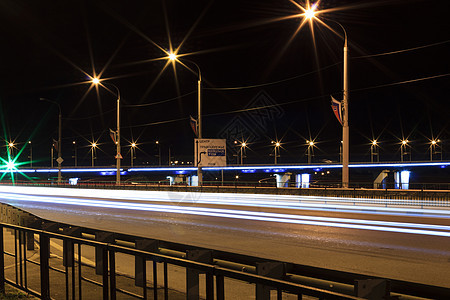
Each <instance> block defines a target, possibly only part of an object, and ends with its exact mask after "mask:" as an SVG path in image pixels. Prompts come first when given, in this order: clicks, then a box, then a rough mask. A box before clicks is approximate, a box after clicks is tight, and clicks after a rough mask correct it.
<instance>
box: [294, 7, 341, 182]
mask: <svg viewBox="0 0 450 300" xmlns="http://www.w3.org/2000/svg"><path fill="white" fill-rule="evenodd" d="M316 8H317V6H316V5H312V6H310V5H309V2H308V6H307V8H306V9H305V8H302V10H303V12H304V13H303V17H304V18H305V19H307V20H309V21H310V22H312V20H313V19H317V16H316V15H317V14H318V13H319V11H316ZM331 21H332V22H334V23H336V24H338V25H339V27H341V28H342V30H343V32H344V49H343V50H344V57H343V69H344V70H343V89H342V94H343V95H342V97H343V99H342V187H343V188H348V186H349V169H348V164H349V126H348V47H347V31H346V30H345V28H344V26H342V24H341V23H339V22H337V21H334V20H331ZM320 22H321V23H322V24H325V23H323V22H322V21H320ZM326 27H328V26H327V25H326Z"/></svg>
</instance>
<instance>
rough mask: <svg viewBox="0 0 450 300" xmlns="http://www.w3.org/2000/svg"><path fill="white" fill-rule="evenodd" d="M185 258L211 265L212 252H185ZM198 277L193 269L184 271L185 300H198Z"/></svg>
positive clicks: (197, 272) (198, 273) (197, 273)
mask: <svg viewBox="0 0 450 300" xmlns="http://www.w3.org/2000/svg"><path fill="white" fill-rule="evenodd" d="M186 258H187V259H189V260H193V261H196V262H201V263H206V264H211V263H212V261H213V258H212V251H210V250H188V251H186ZM199 275H200V272H199V271H197V270H195V269H191V268H187V269H186V289H187V297H186V298H187V300H191V299H199V295H200V289H199Z"/></svg>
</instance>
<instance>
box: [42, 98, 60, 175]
mask: <svg viewBox="0 0 450 300" xmlns="http://www.w3.org/2000/svg"><path fill="white" fill-rule="evenodd" d="M39 100H41V101H47V102H50V103H53V104H55V105H58V109H59V115H58V145H57V149H58V158H57V159H56V162H57V163H58V183H61V164H62V162H63V161H64V159H63V158H62V155H61V128H62V125H61V124H62V122H61V120H62V114H61V105H59V103H58V102H55V101H53V100H49V99H47V98H39ZM52 149H53V148H52ZM52 151H53V150H52ZM52 153H53V152H52ZM52 168H53V155H52Z"/></svg>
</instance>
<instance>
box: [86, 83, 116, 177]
mask: <svg viewBox="0 0 450 300" xmlns="http://www.w3.org/2000/svg"><path fill="white" fill-rule="evenodd" d="M92 83H93V84H95V85H102V86H104V87H106V83H101V82H100V79H98V78H95V77H94V78H92ZM107 84H108V85H110V86H112V87H114V88H115V89H116V91H117V93H116V96H117V130H116V132H114V142H115V143H116V157H115V158H116V185H120V160H121V159H122V155H121V154H120V91H119V88H118V87H117V86H115V85H114V84H112V83H109V82H108V83H107ZM107 90H108V91H109V89H108V88H107ZM109 92H111V91H109ZM111 93H112V92H111Z"/></svg>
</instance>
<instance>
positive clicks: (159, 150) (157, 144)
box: [155, 141, 161, 166]
mask: <svg viewBox="0 0 450 300" xmlns="http://www.w3.org/2000/svg"><path fill="white" fill-rule="evenodd" d="M155 144H156V146H158V162H159V166H161V145H160V143H159V141H156V142H155Z"/></svg>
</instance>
